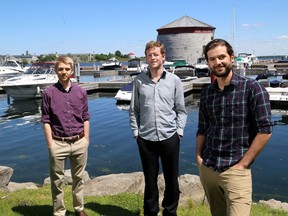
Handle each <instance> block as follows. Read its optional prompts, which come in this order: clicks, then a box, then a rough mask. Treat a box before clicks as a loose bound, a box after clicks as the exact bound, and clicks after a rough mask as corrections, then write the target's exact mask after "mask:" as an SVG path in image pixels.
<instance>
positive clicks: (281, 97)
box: [266, 87, 288, 102]
mask: <svg viewBox="0 0 288 216" xmlns="http://www.w3.org/2000/svg"><path fill="white" fill-rule="evenodd" d="M266 89H267V91H268V93H269V96H270V101H274V102H277V101H278V102H285V101H286V102H288V87H285V88H281V87H276V88H273V87H266Z"/></svg>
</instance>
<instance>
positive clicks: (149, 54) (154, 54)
mask: <svg viewBox="0 0 288 216" xmlns="http://www.w3.org/2000/svg"><path fill="white" fill-rule="evenodd" d="M146 61H147V63H148V64H149V67H150V69H159V68H160V67H161V66H162V65H163V63H164V61H165V55H163V54H161V52H160V48H159V47H152V48H150V49H149V50H147V51H146Z"/></svg>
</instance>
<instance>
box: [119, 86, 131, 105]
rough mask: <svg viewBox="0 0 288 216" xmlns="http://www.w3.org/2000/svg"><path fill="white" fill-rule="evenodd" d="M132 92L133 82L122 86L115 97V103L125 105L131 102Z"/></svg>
mask: <svg viewBox="0 0 288 216" xmlns="http://www.w3.org/2000/svg"><path fill="white" fill-rule="evenodd" d="M132 90H133V82H130V83H128V84H127V85H124V86H123V87H122V88H121V89H119V90H118V92H117V93H116V95H115V99H116V100H117V103H127V102H130V101H131V98H132Z"/></svg>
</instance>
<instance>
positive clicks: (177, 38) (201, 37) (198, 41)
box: [157, 16, 216, 64]
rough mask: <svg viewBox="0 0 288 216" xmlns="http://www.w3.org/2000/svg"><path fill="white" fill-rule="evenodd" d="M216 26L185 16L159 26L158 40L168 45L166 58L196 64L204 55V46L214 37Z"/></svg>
mask: <svg viewBox="0 0 288 216" xmlns="http://www.w3.org/2000/svg"><path fill="white" fill-rule="evenodd" d="M215 29H216V28H215V27H213V26H211V25H208V24H206V23H204V22H201V21H199V20H196V19H194V18H192V17H189V16H183V17H181V18H179V19H177V20H175V21H173V22H171V23H169V24H167V25H164V26H163V27H161V28H158V29H157V31H158V36H157V40H158V41H160V42H162V43H163V44H164V45H165V47H166V60H169V61H173V60H180V59H181V60H186V61H187V62H188V63H189V64H194V63H196V62H197V59H198V58H200V57H202V56H203V47H204V46H205V45H206V44H207V43H208V42H209V41H211V40H213V39H214V32H215Z"/></svg>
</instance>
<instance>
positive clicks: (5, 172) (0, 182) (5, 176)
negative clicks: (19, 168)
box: [0, 166, 13, 188]
mask: <svg viewBox="0 0 288 216" xmlns="http://www.w3.org/2000/svg"><path fill="white" fill-rule="evenodd" d="M12 175H13V169H12V168H11V167H7V166H0V188H3V187H6V186H7V185H8V184H9V182H10V179H11V176H12Z"/></svg>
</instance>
